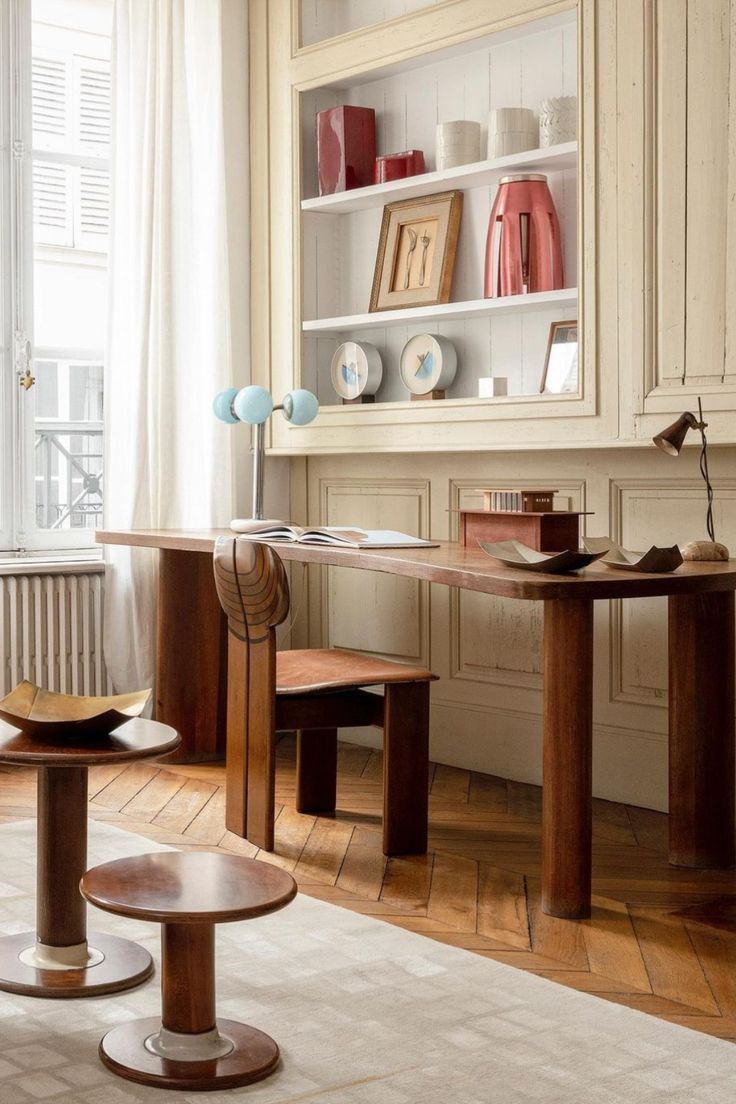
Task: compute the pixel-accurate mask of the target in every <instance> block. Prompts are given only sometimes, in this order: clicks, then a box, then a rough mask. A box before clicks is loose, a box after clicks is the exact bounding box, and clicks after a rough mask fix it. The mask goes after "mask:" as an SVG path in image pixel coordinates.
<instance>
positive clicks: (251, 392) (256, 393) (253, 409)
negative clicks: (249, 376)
mask: <svg viewBox="0 0 736 1104" xmlns="http://www.w3.org/2000/svg"><path fill="white" fill-rule="evenodd" d="M233 410H234V411H235V413H236V414H237V416H238V417H239V418H240V420H241V422H247V423H248V424H249V425H260V424H261V423H262V422H265V421H267V419H268V418H269V417H270V415H271V413H272V411H273V399H272V398H271V394H270V392H269V391H267V390H266V388H265V387H256V386H255V384H253V385H251V386H250V387H243V388H242V389H241V390H240V391H238V393H237V395H236V396H235V399H234V401H233Z"/></svg>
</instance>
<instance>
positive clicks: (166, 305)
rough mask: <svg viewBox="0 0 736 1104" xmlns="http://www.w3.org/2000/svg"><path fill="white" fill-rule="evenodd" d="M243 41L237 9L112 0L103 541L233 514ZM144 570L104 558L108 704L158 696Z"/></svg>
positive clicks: (244, 137) (243, 369) (243, 165)
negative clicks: (218, 404) (227, 408)
mask: <svg viewBox="0 0 736 1104" xmlns="http://www.w3.org/2000/svg"><path fill="white" fill-rule="evenodd" d="M246 32H247V5H246V3H244V2H243V0H116V8H115V24H114V49H113V85H114V144H113V145H114V149H113V217H112V232H111V255H110V281H109V326H108V350H107V364H106V382H105V410H106V419H105V437H106V442H105V447H106V467H105V527H106V528H108V529H130V528H134V529H148V528H177V527H194V528H199V527H207V526H222V525H228V524H229V519H230V518H231V517H232V516H233V512H234V509H235V503H234V501H233V485H234V484H233V472H234V467H235V464H234V455H233V453H234V449H235V448H236V447H238V442H236V441H235V440H234V439H233V434H232V433H230V432H228V431H227V430H228V427H226V426H223V425H222V423H219V422H216V421H215V419H214V417H213V416H212V413H211V403H212V398H213V396H214V394H215V393H216V392H217V391H219V390H222V389H223V388H224V387H229V386H233V385H234V386H240V385H242V384H243V383H245V382H247V379H246V375H247V319H244V317H243V316H244V314H245V313H246V312H247V302H248V298H247V286H245V285H246V284H247V267H246V269H245V271H244V266H247V210H248V197H247V190H246V189H247V141H248V129H247V73H246V65H247V40H246ZM234 44H235V45H234ZM233 65H236V66H238V69H237V70H233V68H232V66H233ZM236 191H237V196H236V195H235V193H236ZM231 243H236V247H237V253H236V254H235V255H233V254H234V251H231V248H230V247H231ZM243 254H245V255H243ZM235 295H237V303H236V305H235V308H234V310H233V312H232V313H233V320H234V322H235V325H231V303H232V301H233V297H234V296H235ZM233 334H235V341H234V340H233ZM223 430H224V431H225V432H223ZM154 557H155V553H151V552H147V551H143V550H135V551H130V550H128V549H124V548H110V549H109V559H108V564H109V566H108V574H107V582H106V600H105V628H104V637H105V659H106V662H107V666H108V670H109V672H110V674H111V677H112V681H113V684H114V686H115V689H116V690H118V691H123V690H126V689H132V688H136V687H143V686H150V685H152V680H153V672H154V656H155V583H156V578H155V558H154Z"/></svg>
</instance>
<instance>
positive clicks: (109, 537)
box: [96, 529, 736, 600]
mask: <svg viewBox="0 0 736 1104" xmlns="http://www.w3.org/2000/svg"><path fill="white" fill-rule="evenodd" d="M221 536H224V537H232V536H234V534H233V532H232V530H230V529H129V530H120V531H117V532H116V531H114V530H100V531H98V533H97V534H96V539H97V541H98V542H99V543H100V544H119V545H130V546H133V547H137V548H160V549H169V550H173V551H179V552H209V553H211V552H212V551H213V548H214V543H215V540H216V539H217V537H221ZM273 546H274V547H275V548H277V550H278V553H279V555H280V556H281V558H282V559H283V560H296V561H298V562H300V563H313V564H330V565H332V566H335V567H352V568H362V569H363V570H366V571H384V572H387V573H388V574H390V575H405V576H407V577H409V578H411V579H422V580H426V581H427V582H430V583H442V584H443V585H445V586H453V587H460V588H461V589H463V590H476V591H480V592H481V593H483V594H496V595H498V596H500V597H505V598H523V599H528V600H534V599H536V600H539V599H541V600H547V599H558V598H593V599H606V598H645V597H651V596H655V595H667V594H695V593H702V592H705V591H727V590H736V560H729V561H728V563H684V564H683V565H682V566H681V567H679V568H678V569H677V571H675V572H673V573H672V574H670V575H654V574H646V575H644V574H638V573H636V572H625V571H617V570H615V569H613V568H608V567H606V566H605V565H603V564H600V563H595V564H591V566H590V567H587V568H585V569H584V570H583V571H580V572H578V573H577V574H576V575H547V574H542V573H536V572H528V571H519V570H518V569H516V568H509V567H504V566H503V565H502V564H499V563H497V562H496V561H494V560H492V559H490V557H489V556H486V554H485V553H484V552H482V551H481V550H480V549H471V548H463V547H462V546H461V545H459V544H455V543H452V542H450V541H442V542H439V547H437V548H401V549H397V548H376V549H372V550H370V549H361V548H335V547H317V546H315V545H306V544H282V543H279V542H274V545H273Z"/></svg>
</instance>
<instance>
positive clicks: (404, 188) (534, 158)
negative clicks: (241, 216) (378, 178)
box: [302, 142, 578, 215]
mask: <svg viewBox="0 0 736 1104" xmlns="http://www.w3.org/2000/svg"><path fill="white" fill-rule="evenodd" d="M577 161H578V145H577V142H565V143H563V144H562V145H560V146H549V147H548V148H547V149H537V150H525V151H524V152H523V153H511V154H509V155H508V156H507V157H497V158H495V160H493V161H476V162H475V163H474V164H472V165H458V167H457V168H454V169H441V170H439V171H438V172H431V173H422V174H421V175H420V176H408V177H405V178H404V179H403V180H391V181H389V182H388V183H387V184H371V185H370V186H369V187H368V188H353V189H352V190H351V191H348V192H335V193H334V194H333V195H325V196H317V197H316V198H315V199H303V200H302V211H316V212H318V213H323V214H332V215H349V214H351V213H352V212H353V211H365V210H367V209H368V208H369V207H378V206H382V205H383V204H384V203H392V202H394V201H395V200H399V199H414V198H415V197H416V196H424V195H433V194H435V193H436V192H444V191H447V190H448V189H451V188H481V187H483V186H484V185H490V184H493V183H495V181H496V179H497V178H498V177H499V176H501V175H504V174H506V173H512V172H513V173H520V172H561V171H562V170H563V169H574V168H575V167H576V165H577Z"/></svg>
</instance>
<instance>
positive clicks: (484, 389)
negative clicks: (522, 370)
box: [478, 376, 509, 399]
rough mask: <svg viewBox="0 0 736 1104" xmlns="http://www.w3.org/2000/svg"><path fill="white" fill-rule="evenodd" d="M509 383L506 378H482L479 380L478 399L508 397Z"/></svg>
mask: <svg viewBox="0 0 736 1104" xmlns="http://www.w3.org/2000/svg"><path fill="white" fill-rule="evenodd" d="M508 393H509V381H508V378H507V377H506V376H481V377H480V379H479V380H478V398H480V399H493V398H496V397H497V396H499V395H508Z"/></svg>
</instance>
